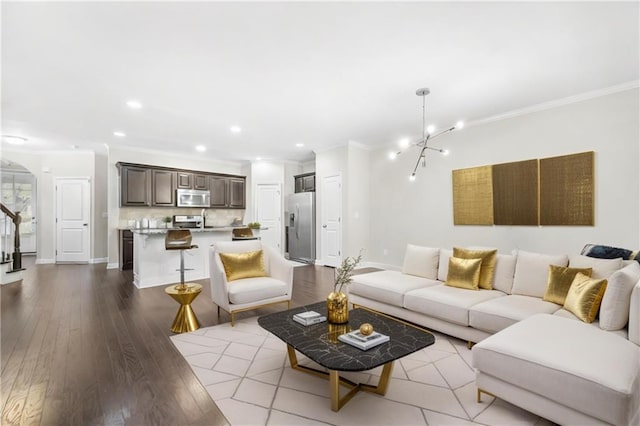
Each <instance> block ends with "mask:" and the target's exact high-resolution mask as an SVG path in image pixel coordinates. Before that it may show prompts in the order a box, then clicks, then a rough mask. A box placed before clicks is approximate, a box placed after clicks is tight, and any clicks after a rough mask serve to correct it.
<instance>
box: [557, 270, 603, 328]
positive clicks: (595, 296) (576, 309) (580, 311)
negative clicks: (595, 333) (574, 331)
mask: <svg viewBox="0 0 640 426" xmlns="http://www.w3.org/2000/svg"><path fill="white" fill-rule="evenodd" d="M606 289H607V280H605V279H601V280H598V279H595V278H590V277H588V276H586V275H584V274H582V273H580V272H578V273H577V274H576V277H575V278H574V279H573V283H572V284H571V287H570V288H569V292H568V293H567V298H566V299H565V301H564V308H565V309H566V310H567V311H569V312H571V313H573V314H574V315H575V316H577V317H578V318H580V319H581V320H582V321H584V322H588V323H591V322H593V320H595V319H596V315H598V310H599V309H600V302H602V296H604V291H605V290H606Z"/></svg>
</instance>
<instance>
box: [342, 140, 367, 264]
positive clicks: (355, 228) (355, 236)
mask: <svg viewBox="0 0 640 426" xmlns="http://www.w3.org/2000/svg"><path fill="white" fill-rule="evenodd" d="M348 153H349V154H348V157H347V163H348V183H349V185H348V186H343V188H345V190H346V193H347V194H346V198H345V200H346V209H344V215H345V216H344V222H345V223H346V232H345V237H346V238H343V244H342V247H343V250H344V253H345V255H346V256H357V255H358V253H360V250H363V253H362V255H363V258H364V259H366V258H367V253H366V251H367V248H368V247H369V234H370V214H371V207H370V202H369V199H370V188H369V183H370V179H371V176H370V172H369V170H370V159H369V150H368V149H367V148H365V147H363V146H360V145H358V144H355V143H353V142H350V143H349V144H348Z"/></svg>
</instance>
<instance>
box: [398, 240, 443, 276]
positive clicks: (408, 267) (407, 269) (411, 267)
mask: <svg viewBox="0 0 640 426" xmlns="http://www.w3.org/2000/svg"><path fill="white" fill-rule="evenodd" d="M439 256H440V249H437V248H431V247H421V246H415V245H413V244H407V249H406V251H405V253H404V263H403V265H402V273H403V274H409V275H415V276H417V277H422V278H429V279H432V280H435V279H436V278H437V277H438V257H439Z"/></svg>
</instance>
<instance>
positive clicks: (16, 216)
mask: <svg viewBox="0 0 640 426" xmlns="http://www.w3.org/2000/svg"><path fill="white" fill-rule="evenodd" d="M0 209H1V210H2V213H4V214H5V216H7V217H8V218H10V219H11V221H12V222H13V226H14V229H13V255H12V256H11V258H12V259H13V267H12V268H11V269H12V270H13V271H19V270H21V269H22V253H20V222H21V221H22V217H20V212H12V211H11V210H9V208H8V207H7V206H5V205H4V204H2V203H0ZM5 220H6V218H5ZM2 261H3V262H4V259H2Z"/></svg>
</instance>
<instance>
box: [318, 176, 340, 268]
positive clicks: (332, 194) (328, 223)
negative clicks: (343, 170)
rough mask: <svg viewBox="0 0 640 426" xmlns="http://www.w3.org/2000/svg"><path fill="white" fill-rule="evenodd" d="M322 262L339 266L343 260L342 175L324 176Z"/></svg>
mask: <svg viewBox="0 0 640 426" xmlns="http://www.w3.org/2000/svg"><path fill="white" fill-rule="evenodd" d="M321 211H322V221H321V223H322V229H321V230H320V242H321V244H322V263H323V264H324V265H325V266H333V267H334V268H337V267H338V266H340V263H341V262H342V251H341V250H342V249H341V247H342V175H340V174H337V175H332V176H325V177H323V178H322V209H321Z"/></svg>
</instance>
